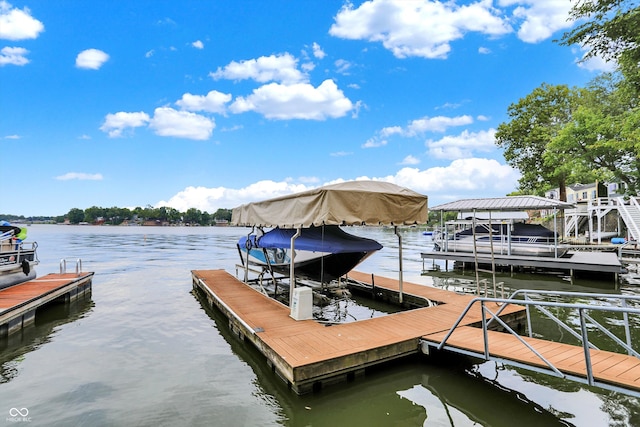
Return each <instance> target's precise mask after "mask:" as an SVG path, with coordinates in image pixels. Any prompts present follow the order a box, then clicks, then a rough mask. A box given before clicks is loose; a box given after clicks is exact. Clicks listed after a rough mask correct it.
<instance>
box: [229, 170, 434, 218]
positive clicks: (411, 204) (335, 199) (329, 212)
mask: <svg viewBox="0 0 640 427" xmlns="http://www.w3.org/2000/svg"><path fill="white" fill-rule="evenodd" d="M426 222H427V196H424V195H422V194H419V193H416V192H415V191H412V190H409V189H408V188H404V187H400V186H397V185H395V184H391V183H388V182H380V181H349V182H343V183H340V184H332V185H326V186H324V187H319V188H315V189H312V190H309V191H304V192H301V193H296V194H291V195H287V196H282V197H277V198H274V199H270V200H265V201H261V202H254V203H248V204H245V205H241V206H238V207H237V208H234V209H233V214H232V218H231V224H232V225H237V226H250V227H251V226H259V227H280V228H307V227H311V226H320V225H412V224H425V223H426Z"/></svg>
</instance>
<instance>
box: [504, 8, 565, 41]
mask: <svg viewBox="0 0 640 427" xmlns="http://www.w3.org/2000/svg"><path fill="white" fill-rule="evenodd" d="M498 4H499V5H500V6H503V7H504V6H514V5H515V6H516V7H515V9H514V10H513V17H514V18H515V19H516V20H517V21H520V22H521V25H520V28H519V29H518V38H519V39H520V40H522V41H524V42H526V43H538V42H541V41H542V40H546V39H548V38H549V37H551V35H552V34H553V33H554V32H556V31H558V30H561V29H565V28H569V27H571V26H572V25H573V22H572V21H570V20H569V19H568V18H569V10H570V9H571V6H572V5H571V2H570V1H567V0H499V1H498Z"/></svg>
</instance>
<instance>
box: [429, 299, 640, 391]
mask: <svg viewBox="0 0 640 427" xmlns="http://www.w3.org/2000/svg"><path fill="white" fill-rule="evenodd" d="M533 296H538V297H545V296H546V297H551V296H556V297H567V298H568V297H571V298H589V299H591V300H598V301H609V303H610V304H609V305H590V304H585V303H567V302H555V301H548V300H547V301H544V300H543V301H541V300H535V299H533ZM630 301H638V302H639V303H640V296H638V295H613V294H595V293H579V292H563V291H542V290H528V289H521V290H517V291H516V292H514V293H513V294H512V295H511V297H509V298H487V297H477V298H474V299H473V300H471V301H470V302H469V304H468V305H467V306H466V308H465V309H464V310H463V312H462V314H460V316H459V318H458V319H457V321H456V322H455V323H454V325H453V326H452V327H451V329H450V330H449V332H448V333H447V335H446V336H445V337H444V339H443V340H442V342H440V344H439V345H438V346H437V348H438V349H439V350H441V349H443V348H444V347H445V345H446V344H447V340H448V339H449V338H450V337H451V335H452V334H453V333H454V331H455V329H456V328H457V327H458V326H459V325H460V323H461V322H462V320H463V319H464V317H465V316H466V315H467V314H468V313H469V311H470V310H471V309H472V307H473V306H474V305H476V304H477V303H480V305H481V309H482V331H483V339H484V359H485V360H491V355H490V353H489V340H488V330H489V329H488V328H489V325H490V324H491V323H493V322H496V323H498V324H500V326H502V327H503V328H504V330H505V331H507V332H508V333H510V334H511V335H513V336H514V337H516V338H517V339H518V340H519V341H520V342H521V343H522V344H523V345H524V346H525V347H527V348H528V349H529V350H530V351H531V352H532V353H533V354H535V355H536V356H537V357H538V358H539V359H540V360H541V361H542V362H543V363H544V364H545V365H546V366H547V367H548V371H551V372H553V373H555V374H556V375H557V376H559V377H562V378H564V377H565V374H564V373H562V372H561V371H560V370H559V369H558V368H557V367H555V366H554V365H553V364H552V363H551V362H550V361H548V360H547V359H546V358H545V357H544V356H542V355H541V354H540V353H539V352H538V351H537V350H536V349H535V348H534V347H533V346H532V345H531V344H530V343H529V342H527V341H526V340H524V339H523V338H522V336H520V335H519V334H518V333H517V332H516V331H514V330H513V329H512V328H511V327H510V326H509V325H507V324H506V323H505V322H504V321H503V320H502V319H501V318H500V314H501V313H502V312H503V311H504V309H505V308H506V307H507V306H508V305H510V304H514V305H518V306H525V308H526V318H527V332H528V335H529V337H530V338H533V333H534V332H533V324H532V316H531V309H532V308H535V309H537V310H538V311H539V312H540V313H542V314H543V315H545V316H546V317H547V318H548V319H550V320H552V321H553V322H555V323H556V324H558V325H559V326H560V327H561V328H562V329H563V330H565V331H567V332H569V334H570V335H571V336H573V337H574V338H576V339H578V340H579V341H580V343H581V344H582V348H583V350H584V361H585V366H586V373H587V383H588V384H589V385H602V384H596V381H595V380H594V375H593V365H592V363H591V355H590V351H589V350H590V349H595V350H599V349H598V347H597V346H596V345H594V344H593V343H592V342H591V341H590V340H589V335H588V331H589V329H592V330H594V329H597V330H599V331H600V332H602V333H603V334H604V335H605V336H607V337H609V338H610V339H611V340H613V341H614V342H615V343H616V344H617V345H618V349H619V348H622V349H623V350H624V351H625V352H626V353H627V354H628V355H630V356H633V357H636V358H639V359H640V353H638V351H637V350H636V349H634V347H633V342H632V338H631V327H630V320H629V315H637V316H639V317H640V308H637V307H633V306H629V304H628V303H629V302H630ZM489 304H493V305H494V306H495V304H498V306H499V307H500V308H499V309H498V310H497V311H495V312H494V311H493V310H492V309H491V308H489V307H488V305H489ZM614 304H615V305H614ZM552 308H556V309H566V310H573V311H577V312H578V318H579V325H574V327H572V326H571V325H570V324H569V323H568V322H567V321H563V320H561V319H560V318H559V317H558V316H557V315H555V314H553V313H552V312H551V310H550V309H552ZM591 312H609V313H621V314H622V321H616V322H615V323H619V324H620V325H621V326H622V328H623V329H624V338H623V339H622V338H620V337H618V336H616V335H615V334H614V333H613V332H612V331H611V330H610V329H609V328H607V327H606V326H603V325H602V324H601V323H600V322H598V321H597V320H595V319H594V318H593V316H591V315H590V313H591ZM576 326H579V331H576V330H575V329H574V328H575V327H576ZM638 344H640V343H638ZM608 351H613V350H609V349H608ZM548 371H547V372H548Z"/></svg>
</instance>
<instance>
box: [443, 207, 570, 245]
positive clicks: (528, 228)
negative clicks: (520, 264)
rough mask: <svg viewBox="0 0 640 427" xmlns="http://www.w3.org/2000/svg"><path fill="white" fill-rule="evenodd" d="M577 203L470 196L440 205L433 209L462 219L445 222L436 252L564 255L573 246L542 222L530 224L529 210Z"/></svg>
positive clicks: (549, 209) (556, 208) (548, 209)
mask: <svg viewBox="0 0 640 427" xmlns="http://www.w3.org/2000/svg"><path fill="white" fill-rule="evenodd" d="M573 207H574V206H573V205H572V204H570V203H567V202H562V201H560V200H554V199H546V198H543V197H538V196H510V197H498V198H489V199H466V200H459V201H457V202H450V203H446V204H444V205H439V206H436V207H434V208H433V210H439V211H441V212H458V219H457V220H453V221H447V222H446V223H444V224H443V225H442V226H441V227H440V229H439V231H438V233H436V234H434V236H433V242H434V249H435V250H436V251H443V252H476V253H494V254H500V255H521V256H535V257H561V256H563V255H565V254H566V253H567V252H568V250H569V247H568V246H567V245H562V244H559V236H558V234H557V233H556V232H554V231H551V230H549V229H547V228H545V227H543V226H542V225H537V224H530V223H527V220H528V219H529V215H528V214H527V211H533V210H539V211H544V212H545V215H549V213H552V214H553V217H554V229H556V230H557V224H556V223H555V221H556V212H557V211H558V210H563V209H568V208H573Z"/></svg>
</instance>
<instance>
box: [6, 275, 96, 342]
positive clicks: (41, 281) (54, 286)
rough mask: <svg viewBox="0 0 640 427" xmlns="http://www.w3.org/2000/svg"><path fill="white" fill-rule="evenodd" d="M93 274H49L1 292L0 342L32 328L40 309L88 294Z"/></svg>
mask: <svg viewBox="0 0 640 427" xmlns="http://www.w3.org/2000/svg"><path fill="white" fill-rule="evenodd" d="M93 274H94V273H92V272H87V273H65V274H49V275H46V276H43V277H39V278H37V279H33V280H30V281H28V282H24V283H20V284H18V285H14V286H11V287H9V288H5V289H1V290H0V338H4V337H7V336H9V335H10V334H13V333H15V332H18V331H20V330H21V329H22V328H24V327H26V326H28V325H31V324H33V322H35V318H36V311H37V310H38V309H39V308H40V307H43V306H45V305H46V304H49V303H51V302H54V301H64V302H70V301H73V300H75V299H76V298H78V297H80V296H82V295H85V294H86V293H87V292H91V280H92V277H93Z"/></svg>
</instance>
